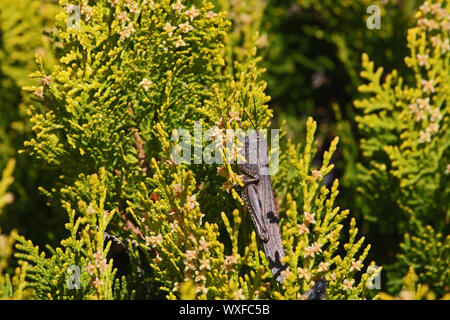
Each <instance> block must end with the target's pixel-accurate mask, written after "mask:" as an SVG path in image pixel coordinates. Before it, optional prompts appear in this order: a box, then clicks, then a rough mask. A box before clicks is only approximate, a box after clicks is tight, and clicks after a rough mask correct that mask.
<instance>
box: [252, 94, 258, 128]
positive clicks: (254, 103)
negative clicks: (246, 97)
mask: <svg viewBox="0 0 450 320" xmlns="http://www.w3.org/2000/svg"><path fill="white" fill-rule="evenodd" d="M253 113H254V116H255V124H256V125H255V130H258V117H257V116H256V101H255V95H253Z"/></svg>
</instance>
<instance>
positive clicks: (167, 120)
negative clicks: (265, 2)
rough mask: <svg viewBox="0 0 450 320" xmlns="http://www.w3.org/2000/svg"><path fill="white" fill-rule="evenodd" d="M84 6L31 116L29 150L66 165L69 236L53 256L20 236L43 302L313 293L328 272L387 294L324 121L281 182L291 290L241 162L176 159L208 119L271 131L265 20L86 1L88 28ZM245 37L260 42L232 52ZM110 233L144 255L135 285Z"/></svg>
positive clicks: (198, 9)
mask: <svg viewBox="0 0 450 320" xmlns="http://www.w3.org/2000/svg"><path fill="white" fill-rule="evenodd" d="M77 3H78V2H75V1H74V2H69V1H61V5H62V6H63V7H64V8H65V9H66V10H67V11H63V12H61V13H60V14H59V15H58V16H57V29H58V36H57V38H56V40H57V41H58V42H59V43H60V45H61V47H62V48H63V49H62V54H61V57H60V59H59V62H58V63H57V64H56V65H55V66H54V68H53V69H52V71H51V73H46V72H45V67H44V65H45V64H44V63H43V62H42V60H41V59H37V62H38V65H39V68H40V69H39V70H38V71H37V72H35V73H34V74H33V76H34V77H36V78H37V79H39V80H40V81H41V83H40V85H38V86H30V87H27V89H28V90H29V91H30V92H31V93H32V94H33V95H34V96H35V99H37V100H38V101H39V103H42V105H44V106H45V109H44V110H41V109H40V108H37V107H33V108H31V109H30V111H29V114H30V117H31V121H32V123H33V125H34V127H33V130H34V132H35V134H36V137H35V138H34V139H30V140H29V141H27V143H26V149H25V152H28V153H29V154H31V155H32V156H33V157H35V158H37V159H39V160H41V161H43V162H44V163H46V164H48V165H51V166H53V167H55V168H57V169H58V170H59V171H60V172H61V176H60V179H59V185H57V186H55V187H54V188H53V189H52V190H47V194H48V195H49V196H52V197H53V198H55V199H58V200H62V204H63V206H64V207H65V209H66V210H67V212H68V214H69V223H68V224H67V225H66V228H67V229H68V231H69V232H70V236H69V237H68V238H67V239H66V240H64V241H63V242H62V243H61V245H62V246H63V248H62V249H56V250H53V249H51V248H48V250H49V251H50V254H51V256H50V257H48V258H47V257H46V256H45V254H44V253H41V252H40V251H39V249H38V248H37V247H34V246H33V245H32V244H31V243H30V242H27V241H26V240H25V239H24V238H19V244H18V245H17V248H18V249H19V250H20V253H17V254H16V257H18V258H20V259H21V260H22V261H28V262H29V264H30V265H31V266H30V268H29V276H28V279H29V281H30V287H32V288H33V289H34V291H35V294H36V296H37V297H38V298H52V299H63V298H100V299H111V298H122V297H125V298H126V297H129V296H130V295H131V294H129V295H128V296H127V295H126V294H125V293H126V292H129V293H133V291H132V290H133V289H134V290H136V295H137V297H139V298H160V297H166V298H170V299H176V298H196V299H206V298H211V299H212V298H220V299H251V298H277V299H299V298H304V297H305V296H304V294H305V293H306V292H307V290H308V289H309V288H311V287H312V286H313V284H314V283H315V282H316V281H317V280H318V279H319V278H321V277H324V278H325V279H326V282H327V293H328V297H329V298H330V299H346V298H350V299H360V298H367V297H371V296H372V294H369V293H368V287H367V280H368V279H369V277H374V276H375V275H376V274H375V271H374V272H373V273H371V274H368V273H364V271H363V269H362V268H363V266H364V264H363V263H364V260H365V258H366V256H367V254H368V250H369V246H363V241H364V238H357V232H358V229H357V228H356V222H355V220H351V221H350V224H349V225H350V227H349V236H348V238H347V237H346V236H344V233H343V232H341V231H342V229H343V226H344V224H343V221H344V219H345V218H346V217H347V215H348V211H345V210H344V211H341V210H340V208H339V207H336V206H335V205H334V201H335V198H336V197H337V194H338V190H337V189H338V182H337V181H335V182H334V183H333V185H332V186H331V187H326V186H325V185H324V183H323V179H324V177H325V176H326V175H327V174H329V173H330V171H331V170H332V168H333V165H331V164H330V160H331V156H332V154H333V152H334V151H335V149H336V145H337V139H336V140H335V141H334V142H333V144H332V145H331V147H330V150H329V151H328V152H327V153H325V155H324V156H323V164H322V166H321V167H320V168H317V169H312V167H311V162H312V160H313V157H314V154H315V150H316V147H317V145H316V143H315V142H314V134H315V131H316V123H315V122H314V121H313V120H312V119H309V120H308V122H307V131H308V136H307V141H306V143H305V145H304V147H303V148H300V146H295V145H293V144H292V143H290V142H286V141H285V142H284V143H282V144H281V147H282V148H280V166H281V167H280V171H279V172H278V175H277V176H274V177H273V181H274V186H275V194H276V196H277V202H278V205H279V214H280V220H281V228H282V233H283V245H284V246H285V248H286V251H287V252H288V253H289V254H288V256H287V258H286V261H284V262H285V263H287V265H288V267H289V268H288V269H287V270H286V271H285V277H286V280H285V282H284V284H283V285H279V284H278V283H277V282H275V281H274V279H273V276H272V274H271V272H270V269H269V268H268V262H267V259H266V257H265V255H264V253H263V251H261V249H260V246H259V244H258V241H257V237H256V234H255V232H254V231H253V226H252V224H251V220H250V218H249V216H248V213H247V212H246V210H245V209H244V206H243V204H242V199H240V197H239V196H238V194H237V193H236V191H235V190H234V189H233V186H235V185H237V184H242V181H241V179H240V177H239V175H238V174H237V168H236V167H235V165H231V164H229V163H224V164H223V165H222V166H219V167H217V166H215V165H206V164H203V165H196V164H180V165H175V164H174V163H173V161H172V160H171V151H172V150H173V148H174V146H175V142H174V141H171V140H170V139H169V136H170V134H171V133H172V131H173V129H177V128H187V129H189V130H190V129H193V127H194V121H200V122H201V123H202V125H203V131H206V130H207V129H208V128H209V127H213V128H214V129H215V130H216V131H217V132H221V133H224V129H227V128H229V129H238V128H242V129H247V128H250V127H251V121H249V119H248V118H247V119H246V115H248V114H249V113H251V114H253V112H251V111H252V110H253V108H254V109H255V116H256V118H257V119H255V120H258V121H257V122H258V125H259V127H260V128H265V127H268V124H269V121H270V119H271V118H272V113H273V112H272V110H270V109H269V108H268V106H267V102H268V100H269V97H267V95H266V94H265V88H266V83H265V82H264V81H262V80H261V75H262V73H263V70H262V69H261V68H259V67H258V61H259V57H258V54H257V50H256V44H257V40H258V36H257V35H256V34H253V31H252V29H251V28H250V29H249V30H244V31H242V33H240V32H241V31H239V32H237V31H236V32H235V33H234V34H233V33H231V36H229V35H227V31H228V30H229V27H230V22H229V21H228V20H227V19H226V13H225V12H218V13H216V12H214V11H213V5H212V4H210V3H209V2H207V1H203V0H200V1H188V0H186V1H182V2H180V1H178V0H177V1H169V0H162V1H158V2H156V1H155V2H153V1H133V0H125V1H113V0H108V1H106V0H104V1H85V2H82V3H81V2H79V3H78V4H79V5H81V21H80V23H79V28H77V27H68V25H67V20H68V18H69V14H68V12H70V10H69V9H73V8H72V7H70V6H71V5H74V4H77ZM241 36H242V37H243V38H244V40H242V43H244V45H243V46H244V48H245V50H242V51H239V52H232V51H230V50H231V47H232V46H233V45H232V44H233V43H236V42H239V41H240V40H237V39H238V38H239V37H241ZM284 135H285V133H284V132H282V135H281V136H282V139H283V137H284ZM272 151H273V150H272ZM74 208H75V209H74ZM297 208H298V209H297ZM110 237H113V239H116V240H117V242H119V243H120V244H121V246H122V248H123V250H125V252H126V254H127V256H128V258H129V261H130V266H129V270H125V271H123V270H122V272H124V273H125V272H126V274H127V281H126V283H125V281H121V282H120V285H119V284H118V280H117V279H116V280H114V277H115V275H116V274H117V273H118V272H119V271H120V269H121V267H123V266H120V265H118V267H117V270H116V269H115V268H113V265H112V263H113V261H114V260H108V263H106V260H104V259H106V255H107V254H108V253H110V254H111V258H112V259H114V258H115V256H114V254H113V253H112V252H110V250H109V246H111V245H112V244H111V242H110V241H104V240H103V239H104V238H106V239H109V238H110ZM105 242H108V244H106V243H105ZM341 243H343V245H341ZM104 245H106V248H103V247H104ZM96 257H97V258H96ZM97 260H98V261H97ZM100 262H101V264H102V265H103V267H104V268H102V267H99V264H100ZM70 265H77V266H79V267H80V269H81V287H82V289H81V290H69V289H68V288H67V286H66V281H67V279H68V277H69V275H68V274H67V273H66V271H67V268H68V267H69V266H70ZM116 272H117V273H116ZM116 278H117V277H116ZM113 284H114V285H113ZM133 294H134V293H133Z"/></svg>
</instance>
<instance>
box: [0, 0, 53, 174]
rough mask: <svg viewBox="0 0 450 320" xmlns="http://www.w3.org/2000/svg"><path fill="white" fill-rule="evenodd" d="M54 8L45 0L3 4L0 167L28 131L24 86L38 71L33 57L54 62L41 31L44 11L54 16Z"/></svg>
mask: <svg viewBox="0 0 450 320" xmlns="http://www.w3.org/2000/svg"><path fill="white" fill-rule="evenodd" d="M53 8H54V5H53V4H51V3H45V2H44V1H43V0H23V1H14V0H4V1H2V2H1V3H0V38H1V39H0V44H1V45H0V106H1V107H0V115H1V116H0V137H1V138H0V164H1V165H4V163H5V161H6V159H7V158H9V157H10V156H12V155H14V152H15V151H14V149H13V148H14V143H17V142H16V141H15V139H17V138H18V136H20V135H23V134H24V133H26V132H28V130H29V129H28V128H27V126H26V123H25V121H24V116H25V115H26V111H25V109H26V103H27V101H28V102H29V99H28V100H27V95H22V92H21V87H22V86H24V85H28V84H31V83H32V82H30V79H29V78H28V75H29V74H30V73H31V72H32V71H33V70H34V69H35V63H34V61H33V58H34V56H35V55H39V56H41V57H43V59H45V61H46V62H48V64H51V63H52V54H51V52H50V42H49V41H48V38H47V37H44V36H43V34H42V32H43V29H44V27H45V24H46V22H47V21H46V17H45V15H44V14H43V12H47V13H51V12H52V11H53ZM6 128H7V129H8V130H6V131H5V129H6ZM10 140H12V142H10ZM10 144H13V145H10Z"/></svg>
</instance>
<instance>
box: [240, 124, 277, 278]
mask: <svg viewBox="0 0 450 320" xmlns="http://www.w3.org/2000/svg"><path fill="white" fill-rule="evenodd" d="M244 152H245V155H244V157H245V160H246V162H245V163H241V164H239V165H238V167H239V171H240V173H241V174H242V176H243V182H244V188H243V190H242V192H241V198H242V200H243V201H244V203H245V206H246V207H247V209H248V211H249V212H250V215H251V217H252V220H253V222H254V224H255V228H256V232H257V234H258V237H259V239H260V240H261V242H262V245H263V247H264V252H265V254H266V257H267V259H268V260H269V267H270V269H271V271H272V274H273V275H274V277H275V279H276V280H277V281H278V282H280V283H281V282H283V280H284V278H283V275H282V274H281V272H282V271H283V270H284V269H285V266H284V265H283V264H282V263H281V258H283V257H284V256H285V253H284V249H283V246H282V244H281V231H280V225H279V222H278V213H277V209H276V207H275V199H274V195H273V190H272V183H271V180H270V176H269V157H268V153H267V143H266V140H265V139H264V137H263V136H262V134H260V133H259V132H257V131H252V133H250V134H248V135H246V136H245V140H244Z"/></svg>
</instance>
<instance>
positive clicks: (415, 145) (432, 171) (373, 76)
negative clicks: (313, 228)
mask: <svg viewBox="0 0 450 320" xmlns="http://www.w3.org/2000/svg"><path fill="white" fill-rule="evenodd" d="M416 18H417V27H414V28H411V29H410V30H409V31H408V37H407V41H408V47H409V49H410V56H408V57H407V58H405V62H406V65H407V67H408V68H410V69H411V71H412V72H413V73H414V78H413V80H412V81H406V80H404V79H403V78H402V77H401V76H399V74H398V72H397V71H396V70H394V71H393V72H391V73H389V74H387V75H384V76H383V69H382V68H379V69H377V70H375V69H374V63H373V62H370V61H369V59H368V56H367V55H363V67H364V71H363V72H362V73H361V76H362V77H363V78H364V79H366V80H367V81H368V84H366V85H362V86H360V91H361V92H362V93H364V94H367V95H368V96H369V98H366V99H362V100H357V101H355V106H356V107H357V108H360V109H362V111H363V115H362V116H358V117H357V118H356V121H357V122H358V127H359V129H360V132H361V134H362V136H363V138H362V139H361V140H360V147H361V150H362V153H363V156H364V162H363V164H361V165H359V167H358V168H359V175H358V180H359V186H360V187H359V191H360V194H361V197H362V198H363V199H364V201H366V202H367V203H368V205H369V207H370V208H371V210H370V213H369V216H368V218H369V219H371V220H373V221H375V222H376V224H374V226H373V227H375V228H379V232H380V233H381V234H383V235H385V236H387V239H392V236H393V235H394V236H397V237H399V236H401V235H402V234H403V233H405V232H407V233H406V235H405V239H404V244H403V245H402V246H401V248H400V251H401V252H402V253H401V255H400V256H399V257H398V259H399V261H398V263H397V267H396V268H394V269H395V270H397V272H394V271H392V272H393V274H391V275H390V277H391V284H392V285H394V284H395V283H398V279H399V272H401V271H400V270H404V269H405V266H414V267H415V270H416V271H417V272H418V277H419V282H420V283H426V284H428V286H429V287H430V289H432V290H437V291H436V293H438V294H443V293H444V291H446V290H448V284H449V283H450V276H449V274H448V272H447V271H446V268H447V267H446V266H448V264H449V261H450V260H449V259H450V257H449V247H448V237H446V236H445V235H448V232H449V224H448V223H449V218H450V201H449V199H450V184H449V173H450V170H449V163H450V127H449V123H450V121H449V120H450V118H449V111H450V109H449V108H450V107H449V105H450V103H449V102H450V100H449V97H450V95H449V94H450V47H449V19H450V4H448V3H445V2H443V1H432V2H431V1H428V2H426V3H424V5H423V6H422V7H421V9H420V11H419V12H418V13H417V15H416ZM382 76H383V80H382ZM424 242H425V243H424ZM393 249H394V250H395V251H397V250H398V249H397V248H393ZM445 286H447V287H446V288H447V289H445ZM397 289H399V288H398V286H397Z"/></svg>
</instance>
